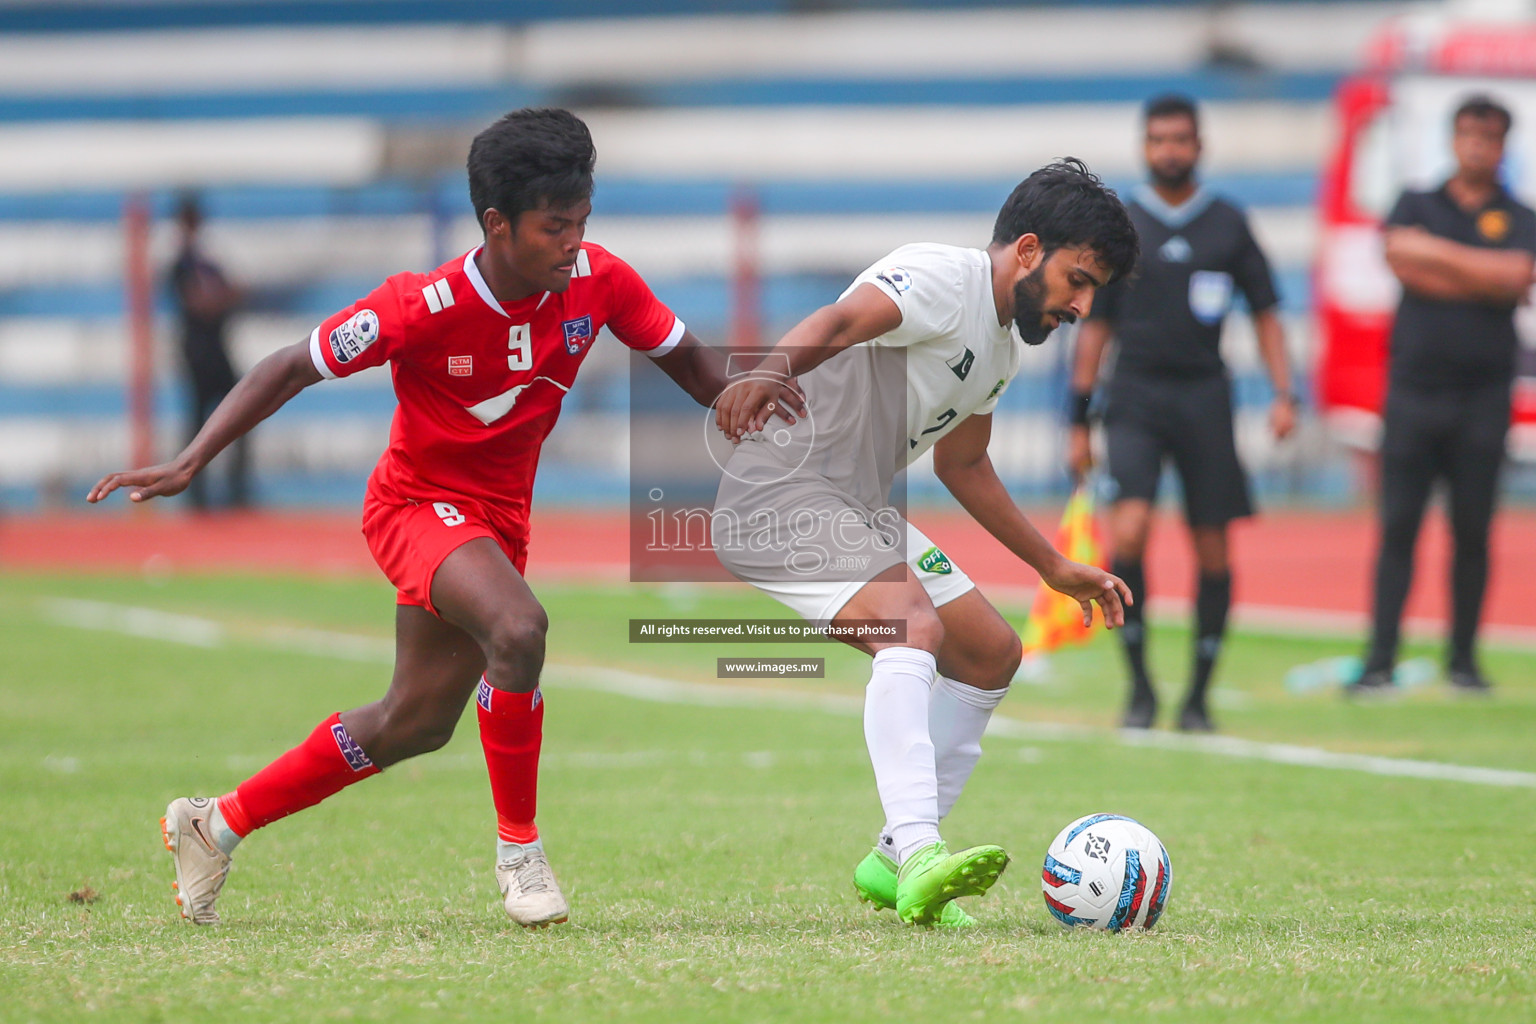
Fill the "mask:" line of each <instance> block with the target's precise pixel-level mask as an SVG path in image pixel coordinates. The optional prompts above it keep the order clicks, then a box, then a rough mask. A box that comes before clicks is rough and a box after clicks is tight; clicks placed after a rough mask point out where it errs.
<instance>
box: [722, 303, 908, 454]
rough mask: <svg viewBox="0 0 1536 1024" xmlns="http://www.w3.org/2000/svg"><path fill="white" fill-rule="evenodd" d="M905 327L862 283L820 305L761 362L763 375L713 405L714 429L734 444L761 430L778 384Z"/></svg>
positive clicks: (896, 309)
mask: <svg viewBox="0 0 1536 1024" xmlns="http://www.w3.org/2000/svg"><path fill="white" fill-rule="evenodd" d="M900 326H901V309H900V307H898V306H897V305H896V302H895V301H894V300H893V299H892V298H891V297H890V296H888V295H886V294H885V292H883V291H881V290H880V289H879V288H877V287H875V286H874V285H872V284H861V285H859V286H858V287H857V288H855V289H854V290H853V291H851V292H849V293H848V294H847V295H845V296H843V297H842V298H841V299H838V300H837V301H836V302H834V303H832V304H831V305H830V306H822V307H821V308H820V309H818V310H817V311H816V312H814V313H812V314H811V315H810V316H808V317H806V318H805V319H804V320H801V321H800V322H799V323H798V324H796V325H795V326H794V327H792V328H790V330H789V333H787V334H785V335H784V337H782V338H780V339H779V342H778V344H777V345H775V346H774V347H773V350H772V351H771V352H770V353H768V354H767V355H766V356H764V357H763V361H762V362H761V363H759V364H758V365H759V367H760V368H761V369H762V372H761V373H760V374H759V372H758V371H756V370H754V371H753V379H750V380H747V381H744V382H742V383H739V384H736V385H734V386H733V387H731V388H729V389H728V390H727V391H726V392H725V393H724V394H723V395H722V396H721V398H720V401H719V403H718V404H717V405H716V406H715V425H716V426H718V427H719V428H720V430H721V432H723V433H724V434H725V436H726V437H729V438H730V439H731V440H733V441H739V440H740V439H741V438H742V437H743V436H745V435H746V434H750V433H752V432H753V431H757V430H762V429H763V427H764V425H765V424H767V422H768V417H769V416H770V415H772V414H773V411H774V410H773V409H771V408H769V406H770V405H771V404H774V403H776V401H777V397H778V394H779V388H778V385H779V384H780V383H782V382H783V381H784V380H785V379H788V378H794V377H798V376H799V375H800V374H802V373H805V372H806V371H808V370H811V369H814V368H815V367H817V366H820V365H821V364H822V363H824V362H826V361H827V360H828V359H831V358H832V357H833V356H835V355H836V354H837V353H839V352H841V351H842V350H843V349H845V348H851V347H852V346H854V345H857V344H859V343H860V342H865V341H868V340H870V339H871V338H878V337H879V336H880V335H882V334H886V333H888V332H890V331H894V330H895V329H896V328H898V327H900Z"/></svg>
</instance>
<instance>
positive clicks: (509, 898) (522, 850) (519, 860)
mask: <svg viewBox="0 0 1536 1024" xmlns="http://www.w3.org/2000/svg"><path fill="white" fill-rule="evenodd" d="M503 849H509V850H510V851H511V852H510V853H509V855H508V856H506V857H504V858H503V859H501V860H500V861H498V862H497V864H496V885H497V886H498V887H499V888H500V889H501V895H502V897H503V905H504V906H505V907H506V909H507V916H508V917H510V918H511V919H512V920H514V921H516V922H517V923H518V924H520V925H522V926H523V927H524V928H543V927H545V926H546V925H551V924H560V923H561V922H562V921H564V920H565V919H566V918H567V917H569V916H570V913H571V908H570V904H568V903H566V902H565V894H564V893H562V892H561V891H560V883H559V882H556V881H555V872H554V870H553V869H552V868H551V867H550V866H549V858H548V857H547V856H545V855H544V846H543V844H542V843H537V842H535V843H531V844H529V845H526V846H517V845H512V846H506V847H503Z"/></svg>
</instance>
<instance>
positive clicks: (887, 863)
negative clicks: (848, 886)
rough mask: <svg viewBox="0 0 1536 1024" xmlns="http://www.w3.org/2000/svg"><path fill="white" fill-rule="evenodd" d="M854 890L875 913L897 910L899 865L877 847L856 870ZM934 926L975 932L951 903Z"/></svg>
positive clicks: (973, 924)
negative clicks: (897, 872) (968, 929)
mask: <svg viewBox="0 0 1536 1024" xmlns="http://www.w3.org/2000/svg"><path fill="white" fill-rule="evenodd" d="M853 890H854V892H856V893H858V894H859V899H861V900H863V901H864V902H865V903H870V904H873V905H874V908H875V909H876V910H895V909H896V862H895V861H894V860H892V859H891V858H890V857H888V856H886V854H885V851H883V850H881V849H880V848H879V847H878V846H877V847H875V848H874V849H873V850H870V851H869V853H868V854H866V855H865V857H864V859H863V860H861V861H859V866H858V867H856V868H854V869H853ZM934 924H935V925H937V926H938V927H940V928H974V927H976V919H975V918H974V917H972V916H971V915H970V914H967V913H966V912H965V911H964V909H962V908H961V906H960V904H958V903H956V902H954V901H953V900H951V901H950V902H948V903H946V904H944V909H943V910H942V911H940V912H939V919H938V920H937V921H935V922H934Z"/></svg>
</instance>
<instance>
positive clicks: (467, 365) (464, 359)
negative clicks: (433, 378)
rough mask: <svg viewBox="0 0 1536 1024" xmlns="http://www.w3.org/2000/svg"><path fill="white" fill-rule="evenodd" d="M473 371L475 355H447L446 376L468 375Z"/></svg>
mask: <svg viewBox="0 0 1536 1024" xmlns="http://www.w3.org/2000/svg"><path fill="white" fill-rule="evenodd" d="M474 372H475V357H474V356H449V357H448V376H450V377H468V376H469V375H470V374H472V373H474Z"/></svg>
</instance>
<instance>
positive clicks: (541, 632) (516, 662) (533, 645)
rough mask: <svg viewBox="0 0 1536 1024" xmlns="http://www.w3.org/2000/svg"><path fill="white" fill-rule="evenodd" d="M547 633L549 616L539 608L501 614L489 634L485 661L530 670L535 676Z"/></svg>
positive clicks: (542, 660) (542, 657)
mask: <svg viewBox="0 0 1536 1024" xmlns="http://www.w3.org/2000/svg"><path fill="white" fill-rule="evenodd" d="M548 633H549V616H548V615H547V614H545V612H544V609H543V607H541V606H539V605H534V606H533V607H532V608H529V609H521V610H519V611H517V612H513V613H509V614H507V615H504V616H502V619H501V621H500V622H498V623H497V624H496V627H495V629H493V630H492V632H491V638H490V645H489V647H490V650H488V651H486V655H487V660H488V661H490V662H491V663H492V664H497V665H501V666H505V667H507V668H512V669H515V670H518V671H520V672H522V671H526V670H528V669H530V668H531V669H532V670H533V671H534V672H535V673H536V672H537V670H538V668H539V667H540V666H542V665H543V664H544V639H545V636H546V635H547V634H548ZM530 689H531V687H530Z"/></svg>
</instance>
